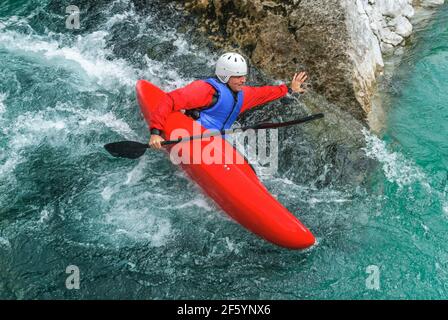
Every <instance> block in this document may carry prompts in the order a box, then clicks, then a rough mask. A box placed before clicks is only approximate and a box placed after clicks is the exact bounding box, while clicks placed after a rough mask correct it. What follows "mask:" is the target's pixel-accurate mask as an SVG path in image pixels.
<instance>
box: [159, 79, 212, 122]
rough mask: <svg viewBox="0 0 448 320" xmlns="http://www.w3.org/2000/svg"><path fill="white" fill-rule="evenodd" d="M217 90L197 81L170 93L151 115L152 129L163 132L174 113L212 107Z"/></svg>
mask: <svg viewBox="0 0 448 320" xmlns="http://www.w3.org/2000/svg"><path fill="white" fill-rule="evenodd" d="M214 93H215V89H214V88H213V87H212V86H211V85H209V84H208V83H207V82H205V81H202V80H196V81H193V82H192V83H190V84H188V85H186V86H185V87H183V88H179V89H176V90H173V91H171V92H169V93H168V94H167V95H166V96H165V98H164V99H162V100H161V101H160V103H159V105H158V107H157V110H156V111H155V112H153V113H152V114H151V129H153V128H155V129H159V130H163V128H164V126H165V122H166V119H167V117H168V115H169V114H170V113H171V112H173V111H179V110H188V109H195V108H200V107H205V106H208V105H210V103H211V102H212V99H213V94H214Z"/></svg>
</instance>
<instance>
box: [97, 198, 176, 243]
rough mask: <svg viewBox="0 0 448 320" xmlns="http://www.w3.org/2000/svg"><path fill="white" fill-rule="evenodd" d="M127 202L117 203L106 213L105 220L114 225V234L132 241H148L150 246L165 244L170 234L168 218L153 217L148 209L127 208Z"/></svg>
mask: <svg viewBox="0 0 448 320" xmlns="http://www.w3.org/2000/svg"><path fill="white" fill-rule="evenodd" d="M127 207H128V204H126V203H124V202H123V203H119V204H118V205H117V206H116V207H115V208H113V209H112V210H111V211H109V212H108V214H107V215H106V222H107V223H108V224H110V225H113V226H115V228H116V235H115V236H113V237H117V236H118V237H123V236H124V237H125V239H130V240H132V241H149V242H150V243H151V245H152V246H154V247H160V246H163V245H165V243H166V242H167V241H168V240H169V238H170V237H171V235H172V227H171V223H170V221H169V220H168V219H165V218H160V217H155V216H153V215H151V214H150V212H149V210H148V209H144V210H135V209H128V208H127Z"/></svg>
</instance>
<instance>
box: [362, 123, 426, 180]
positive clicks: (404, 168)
mask: <svg viewBox="0 0 448 320" xmlns="http://www.w3.org/2000/svg"><path fill="white" fill-rule="evenodd" d="M363 134H364V137H365V139H366V144H367V145H366V148H364V151H365V153H366V155H367V156H368V157H369V158H372V159H375V160H378V161H379V162H380V163H381V164H382V165H383V171H384V174H385V175H386V178H387V180H389V181H390V182H394V183H396V184H398V186H400V187H403V186H406V185H409V184H412V183H414V182H417V181H418V182H421V183H423V184H425V185H427V183H426V182H425V181H426V177H425V175H424V174H423V172H422V171H421V170H420V169H419V168H418V167H417V166H416V165H415V164H414V163H412V162H411V161H409V160H408V159H406V158H405V157H404V156H403V155H402V154H401V153H398V152H391V151H389V150H387V145H386V142H384V141H382V140H380V139H379V138H378V137H376V136H374V135H373V134H371V133H370V132H368V131H367V130H366V129H363Z"/></svg>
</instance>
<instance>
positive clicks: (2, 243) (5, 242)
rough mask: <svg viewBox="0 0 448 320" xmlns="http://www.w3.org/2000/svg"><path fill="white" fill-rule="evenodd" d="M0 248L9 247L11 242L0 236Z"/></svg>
mask: <svg viewBox="0 0 448 320" xmlns="http://www.w3.org/2000/svg"><path fill="white" fill-rule="evenodd" d="M0 248H5V249H8V250H9V249H11V243H10V242H9V240H8V239H6V238H3V237H0Z"/></svg>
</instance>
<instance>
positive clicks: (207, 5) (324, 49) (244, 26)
mask: <svg viewBox="0 0 448 320" xmlns="http://www.w3.org/2000/svg"><path fill="white" fill-rule="evenodd" d="M340 2H341V1H340V0H306V1H304V0H283V1H279V0H277V1H264V0H250V1H249V0H247V1H244V0H241V1H230V0H190V1H187V2H185V4H184V6H185V9H186V10H189V11H191V12H193V13H195V14H197V15H198V17H199V25H200V28H201V31H203V32H204V33H206V34H208V35H209V38H210V39H211V40H212V41H213V42H214V43H215V44H216V45H217V46H218V47H221V48H222V49H223V50H226V49H233V48H239V49H240V50H241V51H242V52H243V53H244V54H245V55H247V56H248V57H249V58H250V60H251V62H252V63H253V64H254V65H255V66H256V67H257V68H260V69H262V70H263V71H264V72H266V73H267V74H268V75H271V76H273V77H276V78H280V79H283V80H284V81H285V82H287V83H289V81H290V80H291V78H292V75H293V74H294V73H295V72H297V71H300V70H306V71H308V73H309V75H310V76H311V78H310V83H311V87H312V89H313V90H315V91H316V92H318V93H321V94H323V95H324V96H325V97H326V98H327V99H328V100H329V101H330V102H333V103H336V104H337V105H339V106H340V107H341V108H342V109H344V110H346V111H348V112H350V113H351V114H352V115H354V116H355V117H356V118H357V119H364V116H365V112H364V111H363V108H362V107H360V103H359V102H358V101H357V97H356V95H355V91H354V87H353V64H352V62H351V58H350V55H349V54H348V53H347V43H348V42H349V37H348V35H347V28H346V25H345V8H344V7H343V6H342V5H341V3H340Z"/></svg>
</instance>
